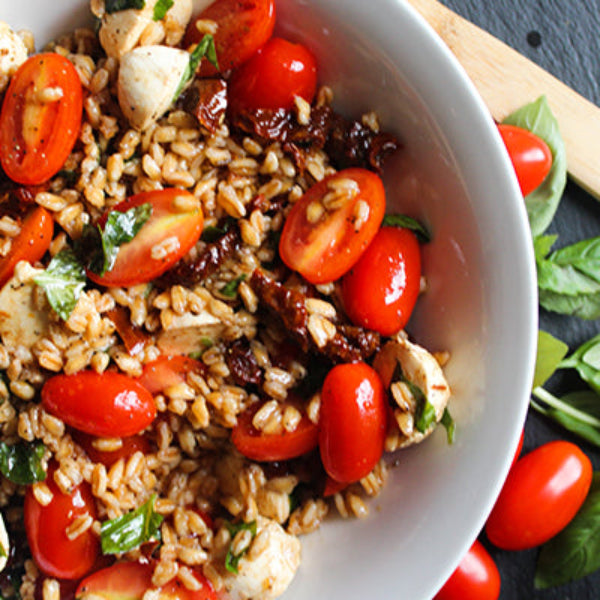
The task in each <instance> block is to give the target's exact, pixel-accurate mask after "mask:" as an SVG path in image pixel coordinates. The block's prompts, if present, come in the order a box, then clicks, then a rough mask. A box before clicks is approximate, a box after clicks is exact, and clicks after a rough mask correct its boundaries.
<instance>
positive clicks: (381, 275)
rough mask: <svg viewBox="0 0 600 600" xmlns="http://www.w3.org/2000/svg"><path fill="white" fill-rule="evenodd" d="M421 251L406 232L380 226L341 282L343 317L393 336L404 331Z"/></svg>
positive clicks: (413, 299)
mask: <svg viewBox="0 0 600 600" xmlns="http://www.w3.org/2000/svg"><path fill="white" fill-rule="evenodd" d="M420 282H421V250H420V248H419V242H418V241H417V237H416V236H415V234H414V233H413V232H412V231H410V230H409V229H400V228H398V227H382V228H381V229H380V230H379V231H378V232H377V235H376V236H375V237H374V238H373V241H372V242H371V244H370V245H369V247H368V248H367V249H366V250H365V252H364V254H363V255H362V256H361V257H360V258H359V259H358V262H357V263H356V264H355V265H354V266H353V267H352V268H351V269H350V271H348V273H346V275H344V278H343V279H342V299H343V304H344V308H345V310H346V314H347V315H348V316H349V317H350V320H351V321H352V322H353V323H354V324H356V325H361V326H362V327H366V328H368V329H373V330H375V331H378V332H379V333H381V334H382V335H392V334H394V333H397V332H398V331H400V330H401V329H403V328H404V327H405V325H406V323H408V319H409V318H410V315H411V314H412V311H413V309H414V307H415V304H416V302H417V297H418V295H419V289H420Z"/></svg>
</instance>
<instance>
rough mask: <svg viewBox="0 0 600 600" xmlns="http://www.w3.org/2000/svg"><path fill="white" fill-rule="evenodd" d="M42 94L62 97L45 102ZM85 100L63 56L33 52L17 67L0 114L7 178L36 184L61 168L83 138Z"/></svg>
mask: <svg viewBox="0 0 600 600" xmlns="http://www.w3.org/2000/svg"><path fill="white" fill-rule="evenodd" d="M44 90H60V92H59V93H60V97H59V98H57V99H55V100H53V101H46V102H44V101H43V100H42V98H43V93H44ZM82 98H83V94H82V88H81V82H80V80H79V76H78V75H77V71H76V70H75V67H74V66H73V64H72V63H71V62H70V61H69V60H67V59H66V58H65V57H63V56H61V55H60V54H55V53H53V52H46V53H42V54H35V55H33V56H31V57H30V58H28V59H27V60H26V61H25V62H24V63H23V64H22V65H21V66H20V67H19V69H18V70H17V72H16V73H15V74H14V76H13V78H12V79H11V82H10V85H9V87H8V90H7V92H6V95H5V97H4V102H3V104H2V111H1V112H0V163H1V164H2V168H3V169H4V171H5V173H6V174H7V175H8V177H10V178H11V179H12V180H13V181H17V182H18V183H23V184H26V185H36V184H39V183H43V182H44V181H47V180H48V179H50V178H51V177H52V176H53V175H55V174H56V173H57V172H58V171H59V170H60V169H61V167H62V166H63V164H64V162H65V160H66V159H67V157H68V156H69V154H70V153H71V150H72V149H73V146H74V145H75V142H76V140H77V137H78V135H79V129H80V127H81V115H82V107H83V99H82Z"/></svg>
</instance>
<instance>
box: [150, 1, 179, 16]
mask: <svg viewBox="0 0 600 600" xmlns="http://www.w3.org/2000/svg"><path fill="white" fill-rule="evenodd" d="M173 4H175V2H174V0H157V2H156V4H155V5H154V14H153V15H152V19H153V20H154V21H160V20H161V19H164V18H165V15H166V14H167V11H168V10H169V9H170V8H171V6H173Z"/></svg>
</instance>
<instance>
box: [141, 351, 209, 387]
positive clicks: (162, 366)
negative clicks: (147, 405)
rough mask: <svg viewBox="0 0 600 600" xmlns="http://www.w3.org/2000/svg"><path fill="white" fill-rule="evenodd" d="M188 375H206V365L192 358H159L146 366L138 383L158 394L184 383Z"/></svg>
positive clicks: (175, 356) (176, 356)
mask: <svg viewBox="0 0 600 600" xmlns="http://www.w3.org/2000/svg"><path fill="white" fill-rule="evenodd" d="M188 373H197V374H198V375H201V376H204V375H206V367H205V366H204V363H202V362H200V361H199V360H196V359H195V358H191V357H190V356H183V355H180V354H178V355H174V356H159V357H158V358H156V359H155V360H152V361H150V362H148V363H146V364H145V365H144V368H143V370H142V374H141V376H140V378H139V379H138V381H139V382H140V383H141V384H142V385H143V386H144V387H145V388H146V389H147V390H148V391H149V392H150V393H151V394H158V393H160V392H162V391H164V390H166V389H167V388H168V387H171V386H173V385H177V384H179V383H184V382H185V381H186V377H187V375H188Z"/></svg>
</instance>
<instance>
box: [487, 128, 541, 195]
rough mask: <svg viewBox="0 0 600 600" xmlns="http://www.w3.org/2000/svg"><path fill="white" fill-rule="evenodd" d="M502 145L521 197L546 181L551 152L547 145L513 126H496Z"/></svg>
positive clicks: (533, 135) (528, 132)
mask: <svg viewBox="0 0 600 600" xmlns="http://www.w3.org/2000/svg"><path fill="white" fill-rule="evenodd" d="M498 130H499V131H500V135H501V136H502V139H503V140H504V145H505V146H506V149H507V150H508V155H509V156H510V160H511V162H512V164H513V167H514V168H515V172H516V174H517V179H518V180H519V185H520V186H521V192H522V194H523V196H527V194H529V193H531V192H533V190H535V189H536V188H537V187H538V186H539V185H540V184H541V183H542V181H544V179H546V176H547V175H548V173H549V171H550V168H551V167H552V151H551V150H550V148H549V147H548V144H546V142H545V141H544V140H543V139H541V138H540V137H538V136H537V135H535V134H534V133H532V132H531V131H527V129H523V128H522V127H516V126H515V125H504V124H501V125H498Z"/></svg>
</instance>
